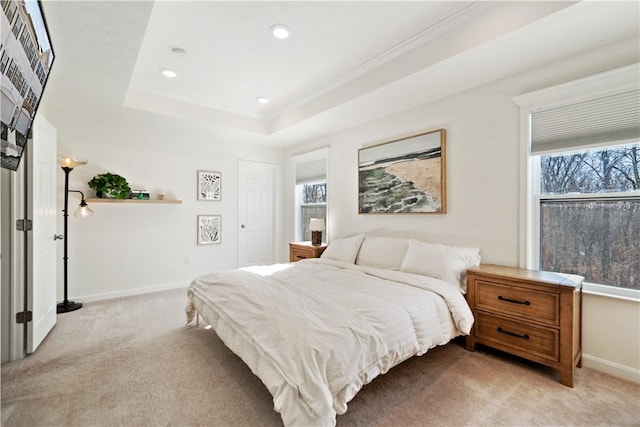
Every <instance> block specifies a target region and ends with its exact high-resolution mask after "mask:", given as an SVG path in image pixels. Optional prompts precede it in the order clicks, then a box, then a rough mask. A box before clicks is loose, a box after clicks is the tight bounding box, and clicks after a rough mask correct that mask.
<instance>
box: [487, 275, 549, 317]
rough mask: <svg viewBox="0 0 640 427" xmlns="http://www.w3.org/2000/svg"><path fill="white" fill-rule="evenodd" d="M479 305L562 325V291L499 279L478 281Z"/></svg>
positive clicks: (500, 311)
mask: <svg viewBox="0 0 640 427" xmlns="http://www.w3.org/2000/svg"><path fill="white" fill-rule="evenodd" d="M476 286H477V288H476V294H475V298H476V308H478V309H483V310H488V311H492V312H494V313H495V312H497V313H504V314H507V315H511V316H515V317H521V318H523V320H527V321H534V322H539V323H544V324H548V325H551V326H558V325H559V323H560V300H559V294H555V293H550V292H541V291H534V290H531V289H525V288H519V287H515V286H507V285H501V284H499V283H496V282H486V281H483V280H478V281H477V284H476Z"/></svg>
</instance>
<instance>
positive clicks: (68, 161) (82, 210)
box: [57, 157, 93, 313]
mask: <svg viewBox="0 0 640 427" xmlns="http://www.w3.org/2000/svg"><path fill="white" fill-rule="evenodd" d="M58 164H59V165H60V166H61V167H62V170H63V171H64V210H63V211H62V212H63V213H64V234H63V240H64V257H63V258H62V259H63V260H64V301H62V302H61V303H59V304H58V308H57V312H58V313H68V312H70V311H74V310H77V309H79V308H82V303H80V302H74V301H69V298H68V293H67V278H68V269H67V263H68V260H69V256H68V246H69V238H68V230H69V193H80V196H81V197H82V199H81V202H80V206H79V207H78V209H76V211H75V212H74V216H79V217H84V216H92V215H93V211H92V210H91V209H90V208H89V206H88V205H87V202H85V200H84V193H82V191H78V190H69V173H71V171H72V170H73V168H74V167H76V166H82V165H86V164H87V161H86V160H84V159H74V158H71V157H61V158H60V159H59V160H58Z"/></svg>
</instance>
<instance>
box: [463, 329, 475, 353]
mask: <svg viewBox="0 0 640 427" xmlns="http://www.w3.org/2000/svg"><path fill="white" fill-rule="evenodd" d="M472 333H473V331H472ZM465 348H466V349H467V350H469V351H475V350H476V340H474V339H473V335H467V338H466V339H465Z"/></svg>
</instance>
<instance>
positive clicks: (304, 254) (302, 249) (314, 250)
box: [289, 242, 327, 262]
mask: <svg viewBox="0 0 640 427" xmlns="http://www.w3.org/2000/svg"><path fill="white" fill-rule="evenodd" d="M325 249H327V246H326V245H312V244H311V243H309V242H298V243H296V242H291V243H289V262H296V261H300V260H301V259H307V258H320V255H322V253H323V252H324V250H325Z"/></svg>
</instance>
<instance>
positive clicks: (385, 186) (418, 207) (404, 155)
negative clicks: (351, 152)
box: [358, 129, 447, 214]
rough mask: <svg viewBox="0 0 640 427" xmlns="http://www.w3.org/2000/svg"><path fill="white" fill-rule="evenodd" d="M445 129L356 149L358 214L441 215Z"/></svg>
mask: <svg viewBox="0 0 640 427" xmlns="http://www.w3.org/2000/svg"><path fill="white" fill-rule="evenodd" d="M445 167H446V130H445V129H437V130H432V131H428V132H422V133H419V134H414V135H411V136H407V137H404V138H399V139H394V140H392V141H387V142H383V143H380V144H376V145H372V146H370V147H364V148H361V149H359V150H358V213H359V214H381V213H385V214H386V213H397V214H415V213H419V214H424V213H436V214H445V213H446V212H447V204H446V173H445V172H446V171H445Z"/></svg>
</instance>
